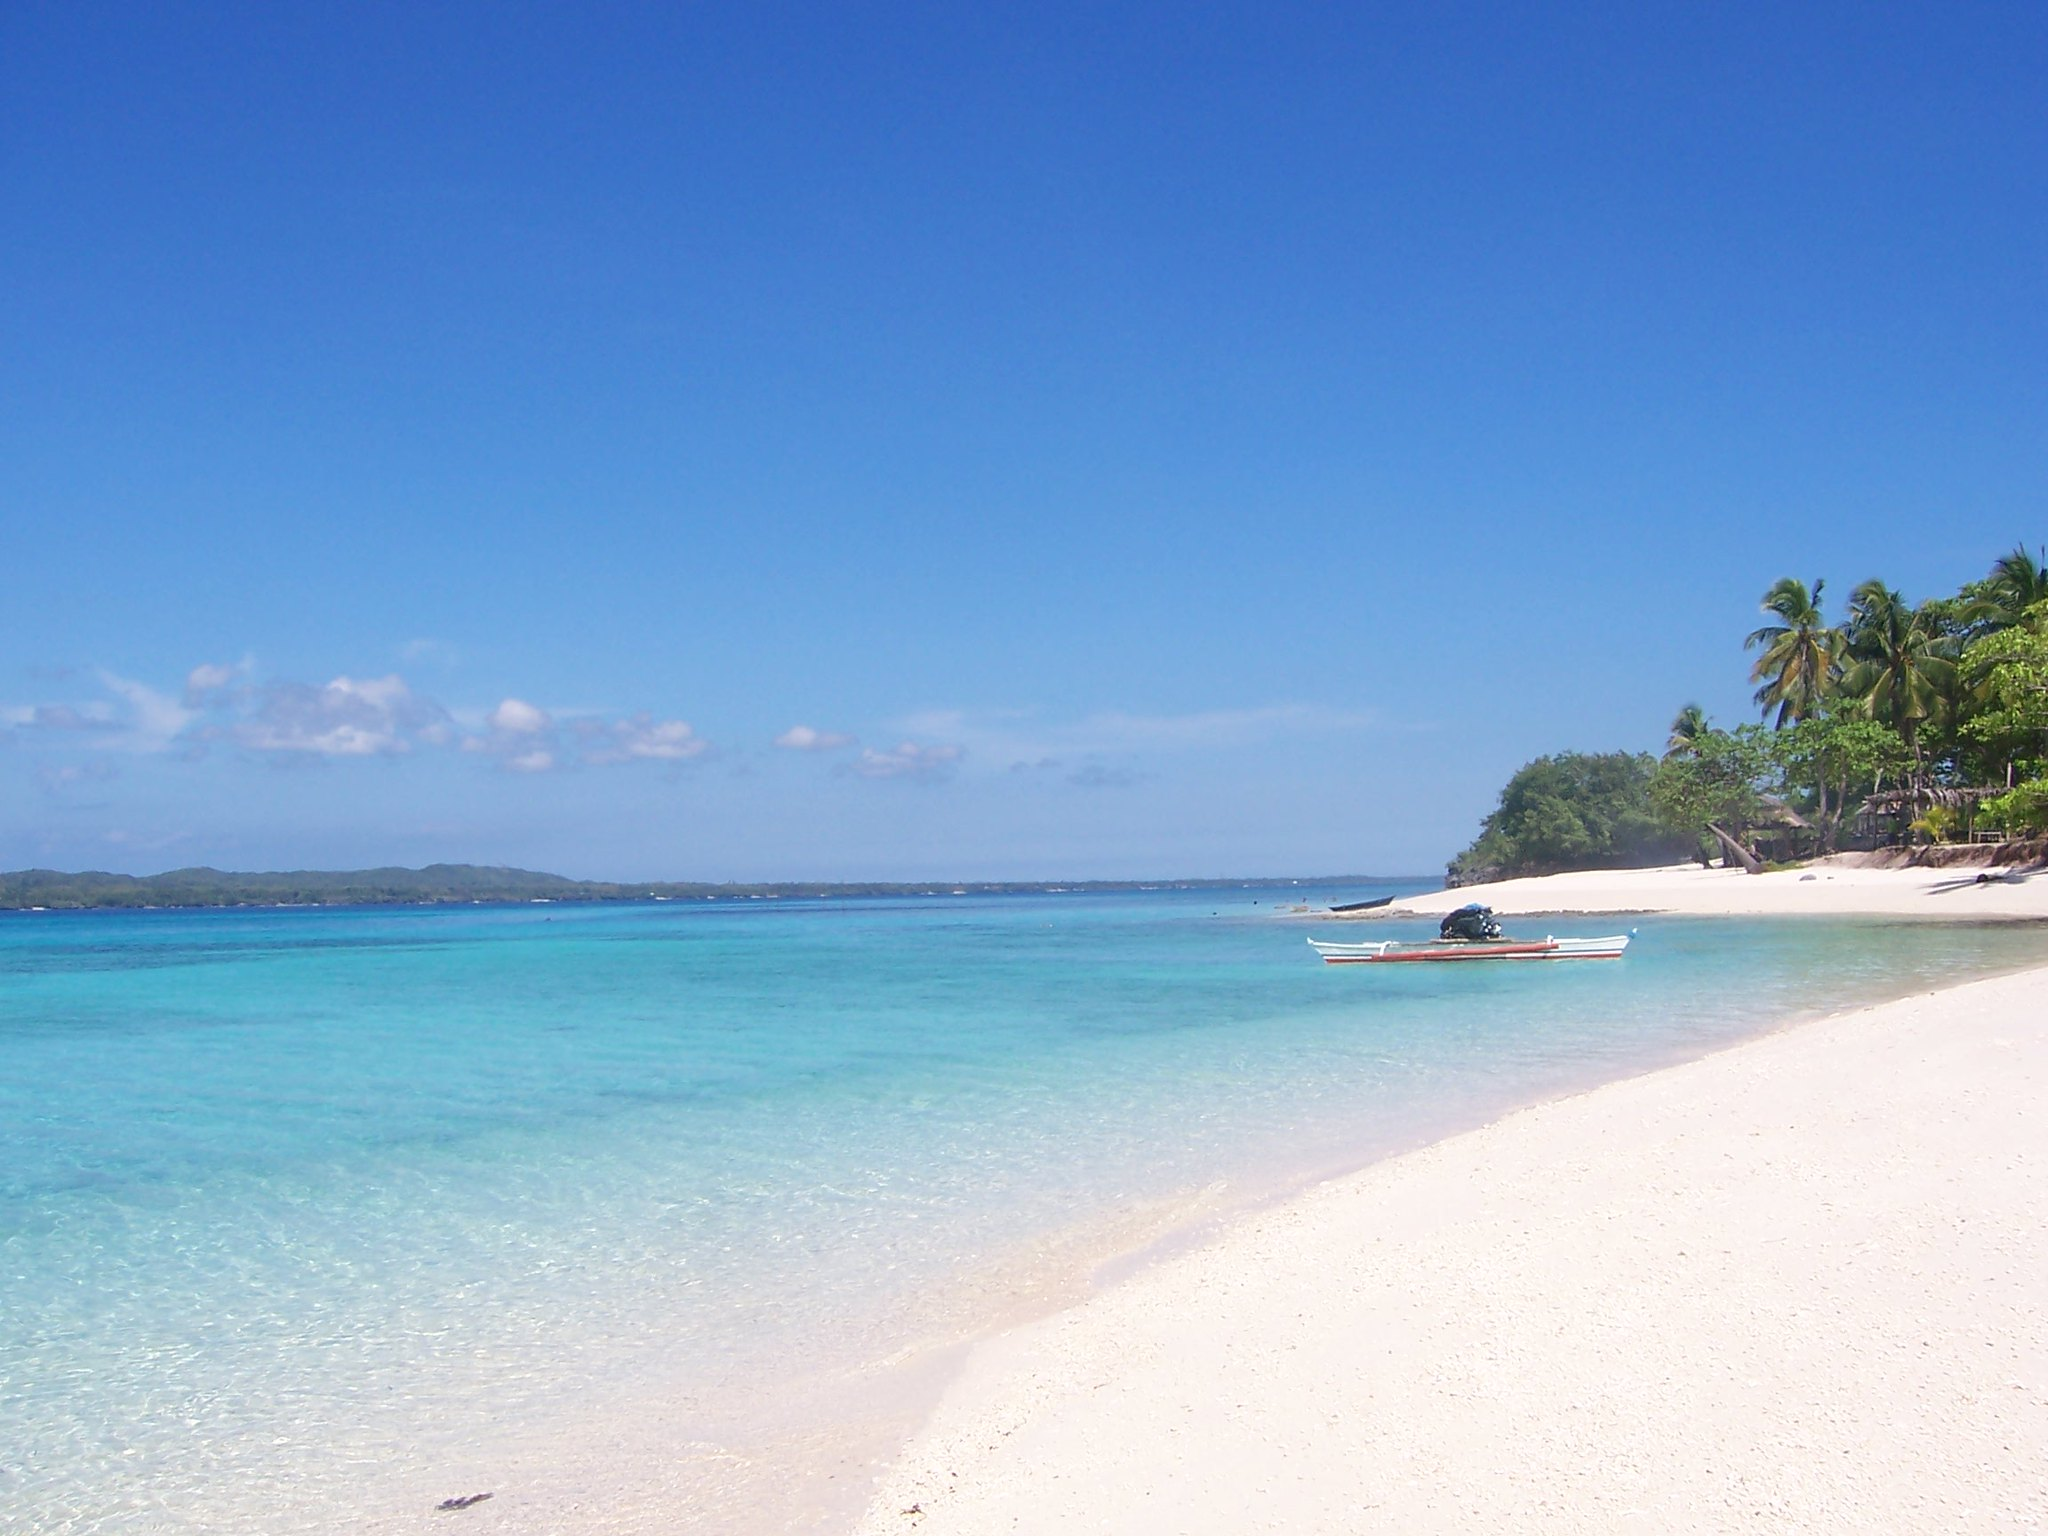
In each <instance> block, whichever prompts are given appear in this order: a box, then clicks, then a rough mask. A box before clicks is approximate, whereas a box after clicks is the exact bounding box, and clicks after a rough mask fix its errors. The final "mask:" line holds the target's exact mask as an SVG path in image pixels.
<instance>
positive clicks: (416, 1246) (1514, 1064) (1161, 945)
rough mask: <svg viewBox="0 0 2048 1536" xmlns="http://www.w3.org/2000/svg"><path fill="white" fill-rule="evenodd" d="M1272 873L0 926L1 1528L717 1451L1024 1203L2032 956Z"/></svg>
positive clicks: (1259, 1174) (1240, 1166)
mask: <svg viewBox="0 0 2048 1536" xmlns="http://www.w3.org/2000/svg"><path fill="white" fill-rule="evenodd" d="M1426 883H1427V882H1420V881H1418V882H1405V883H1400V884H1398V885H1395V886H1385V887H1379V888H1378V889H1382V890H1384V889H1419V888H1421V887H1422V886H1423V885H1425V884H1426ZM1374 893H1375V888H1373V887H1363V886H1362V887H1358V888H1356V889H1347V890H1344V891H1337V892H1333V891H1316V892H1314V893H1312V894H1313V896H1314V898H1315V899H1316V900H1317V901H1318V902H1323V901H1328V900H1331V899H1337V900H1342V899H1347V898H1356V897H1363V896H1369V895H1372V894H1374ZM1303 894H1304V893H1303V892H1300V891H1292V890H1287V889H1280V890H1243V891H1239V890H1232V891H1228V892H1214V891H1204V892H1197V893H1172V892H1160V893H1146V894H1135V895H1118V896H1097V895H1078V894H1069V895H1046V896H1032V897H1016V898H993V897H968V898H947V897H939V898H933V899H926V900H915V901H821V902H808V903H806V902H791V901H781V902H766V901H762V902H738V903H733V902H721V903H695V904H690V905H684V904H681V903H671V904H665V905H654V904H649V905H646V906H632V907H611V908H579V907H568V906H522V907H474V908H455V909H445V908H444V909H376V910H338V911H256V912H193V913H134V914H69V913H47V914H19V915H0V1530H4V1531H7V1532H9V1533H13V1532H16V1531H21V1532H28V1531H33V1532H38V1533H46V1532H47V1533H58V1532H74V1531H75V1532H102V1531H104V1532H114V1531H120V1532H127V1531H152V1530H163V1531H200V1530H206V1531H244V1530H247V1531H264V1532H283V1531H298V1530H306V1531H316V1530H317V1531H330V1530H342V1529H352V1528H356V1527H358V1526H360V1527H362V1528H371V1527H376V1528H382V1527H381V1526H379V1525H378V1522H379V1521H380V1520H383V1519H385V1517H386V1516H387V1515H388V1514H389V1513H390V1512H392V1511H402V1512H403V1511H409V1512H411V1513H412V1514H415V1515H417V1514H419V1513H421V1512H422V1511H424V1510H428V1509H431V1501H428V1502H427V1503H425V1504H421V1503H420V1502H419V1500H420V1499H421V1497H423V1493H422V1490H431V1491H433V1492H434V1493H436V1494H437V1495H438V1494H451V1495H452V1494H460V1493H465V1492H468V1491H471V1483H472V1482H473V1481H474V1482H476V1483H477V1486H479V1487H494V1488H496V1489H497V1490H498V1491H499V1498H500V1500H501V1501H502V1502H501V1503H500V1504H498V1505H496V1506H494V1508H495V1509H497V1510H499V1511H501V1512H502V1513H503V1514H504V1515H509V1514H510V1513H511V1512H512V1508H513V1501H515V1500H516V1498H517V1497H518V1490H519V1487H520V1485H521V1479H527V1480H530V1481H534V1482H536V1483H538V1482H540V1481H544V1480H545V1479H546V1478H547V1477H549V1476H551V1475H555V1474H554V1472H551V1471H550V1466H551V1463H550V1457H551V1456H555V1457H557V1458H558V1459H559V1458H562V1457H569V1458H572V1459H573V1456H574V1455H581V1454H583V1453H582V1452H579V1451H574V1449H573V1448H574V1447H575V1445H577V1444H578V1443H580V1442H578V1441H577V1439H576V1433H575V1432H573V1431H572V1428H571V1425H572V1421H573V1423H575V1424H581V1425H584V1426H585V1427H586V1428H587V1426H588V1425H589V1424H590V1423H591V1422H616V1423H628V1422H632V1423H641V1424H645V1425H648V1426H651V1427H649V1428H647V1430H646V1432H647V1433H648V1434H649V1435H659V1436H660V1437H662V1439H661V1442H660V1443H662V1444H664V1445H668V1446H670V1447H674V1446H677V1445H687V1446H690V1447H693V1448H695V1449H696V1450H699V1451H701V1452H702V1455H701V1456H699V1457H698V1464H697V1470H696V1471H695V1472H692V1473H690V1474H689V1475H690V1476H696V1477H701V1478H707V1479H710V1480H712V1481H714V1482H715V1480H716V1477H717V1475H718V1472H717V1467H718V1464H719V1456H720V1454H721V1452H720V1450H719V1444H720V1439H719V1437H720V1433H721V1431H720V1427H719V1426H720V1424H721V1415H722V1414H723V1415H727V1416H728V1417H734V1418H735V1422H736V1421H737V1418H738V1417H744V1416H745V1414H748V1413H750V1414H754V1415H755V1416H756V1420H758V1415H759V1411H760V1405H761V1403H762V1402H763V1401H765V1400H767V1399H769V1398H773V1397H774V1396H775V1395H776V1393H777V1391H778V1390H779V1388H778V1383H783V1382H795V1381H796V1380H797V1379H798V1378H799V1377H800V1376H804V1375H806V1374H809V1375H815V1374H817V1373H818V1372H821V1371H826V1370H830V1369H838V1368H854V1367H859V1366H860V1365H861V1363H862V1362H872V1361H876V1360H880V1359H883V1358H884V1357H887V1356H889V1355H891V1353H892V1352H894V1351H897V1350H899V1349H900V1348H901V1347H902V1346H903V1345H904V1344H906V1343H907V1342H909V1338H910V1335H911V1334H912V1333H914V1332H916V1331H917V1330H919V1329H925V1330H929V1329H930V1328H931V1327H932V1326H934V1324H933V1319H935V1318H939V1319H944V1320H945V1321H946V1324H947V1325H948V1326H953V1325H959V1326H966V1325H971V1323H972V1322H973V1321H975V1318H974V1317H973V1316H971V1315H965V1314H963V1313H962V1311H961V1308H962V1306H963V1305H964V1306H965V1311H966V1313H972V1312H973V1311H974V1309H975V1306H983V1307H984V1311H985V1310H986V1309H987V1308H992V1307H994V1306H995V1305H996V1300H995V1299H994V1298H995V1297H996V1295H997V1292H998V1291H1000V1289H1001V1288H1000V1287H984V1289H983V1290H977V1289H976V1286H977V1284H979V1283H980V1281H978V1280H977V1277H982V1279H984V1280H985V1277H986V1276H988V1275H989V1274H992V1273H995V1272H997V1271H998V1270H1000V1269H1001V1267H1002V1266H1003V1265H1005V1264H1010V1263H1014V1262H1015V1260H1016V1258H1017V1256H1018V1255H1020V1254H1028V1253H1031V1252H1033V1251H1034V1250H1035V1249H1040V1248H1042V1247H1043V1246H1044V1243H1045V1241H1046V1240H1047V1239H1048V1238H1051V1237H1054V1236H1055V1235H1058V1234H1063V1233H1072V1232H1074V1231H1076V1230H1079V1229H1086V1228H1088V1227H1089V1225H1090V1224H1091V1223H1098V1224H1105V1225H1104V1230H1105V1231H1107V1230H1111V1229H1112V1227H1113V1218H1114V1217H1115V1216H1116V1214H1117V1213H1119V1212H1124V1211H1128V1210H1130V1209H1132V1208H1134V1207H1145V1206H1147V1205H1148V1203H1151V1204H1157V1205H1159V1206H1160V1208H1167V1207H1166V1205H1165V1203H1166V1202H1171V1201H1173V1200H1175V1199H1178V1198H1181V1197H1184V1196H1186V1195H1187V1194H1188V1193H1189V1192H1191V1191H1201V1190H1207V1191H1208V1192H1209V1194H1210V1197H1211V1203H1212V1205H1213V1204H1214V1203H1215V1202H1216V1201H1217V1200H1221V1201H1223V1202H1224V1203H1228V1202H1230V1201H1233V1200H1235V1201H1242V1200H1248V1199H1255V1198H1258V1197H1260V1196H1261V1195H1263V1194H1269V1193H1272V1192H1275V1191H1278V1190H1281V1189H1284V1188H1286V1187H1289V1186H1290V1185H1291V1184H1292V1183H1295V1182H1298V1181H1299V1180H1301V1179H1303V1178H1305V1177H1310V1176H1313V1175H1314V1174H1316V1173H1318V1172H1324V1171H1333V1170H1336V1169H1339V1168H1343V1167H1347V1166H1355V1165H1356V1164H1359V1163H1362V1162H1364V1161H1367V1160H1369V1159H1370V1158H1372V1157H1374V1156H1376V1155H1380V1154H1383V1153H1385V1152H1388V1151H1391V1150H1397V1149H1400V1148H1403V1147H1406V1146H1410V1145H1413V1144H1416V1143H1418V1142H1421V1141H1424V1140H1427V1139H1430V1138H1431V1137H1433V1136H1436V1135H1440V1134H1442V1133H1444V1132H1445V1131H1449V1130H1455V1129H1459V1128H1462V1127H1465V1126H1468V1125H1471V1124H1474V1123H1477V1122H1480V1121H1483V1120H1485V1119H1487V1118H1490V1117H1492V1116H1493V1115H1496V1114H1498V1113H1499V1112H1500V1111H1502V1110H1504V1109H1507V1108H1510V1107H1513V1106H1515V1105H1518V1104H1523V1103H1527V1102H1530V1101H1533V1100H1537V1099H1541V1098H1544V1097H1547V1096H1552V1095H1555V1094H1557V1093H1559V1092H1563V1091H1568V1090H1570V1089H1572V1088H1576V1087H1579V1086H1583V1085H1586V1084H1590V1083H1593V1082H1597V1081H1600V1080H1604V1079H1609V1078H1613V1077H1618V1076H1623V1075H1627V1074H1629V1073H1632V1072H1636V1071H1639V1070H1642V1069H1644V1068H1647V1067H1652V1066H1656V1065H1661V1064H1664V1063H1666V1062H1670V1061H1674V1060H1678V1059H1682V1058H1685V1057H1688V1056H1694V1055H1698V1054H1700V1053H1702V1052H1704V1051H1706V1050H1709V1049H1712V1048H1713V1047H1715V1046H1717V1045H1721V1044H1724V1043H1727V1042H1731V1041H1734V1040H1737V1039H1740V1038H1743V1037H1745V1036H1748V1035H1753V1034H1756V1033H1758V1032H1759V1031H1761V1030H1763V1029H1765V1028H1767V1027H1769V1026H1770V1025H1771V1024H1772V1023H1774V1022H1776V1021H1778V1020H1781V1019H1784V1018H1788V1017H1797V1016H1802V1015H1809V1014H1815V1013H1820V1012H1828V1011H1833V1010H1834V1009H1836V1008H1838V1007H1842V1006H1846V1005H1848V1004H1851V1003H1855V1002H1860V1001H1866V1000H1875V999H1880V998H1884V997H1889V996H1896V995H1899V994H1902V993H1904V992H1908V991H1911V990H1915V989H1921V988H1925V987H1928V986H1932V985H1936V984H1940V983H1942V982H1946V981H1952V980H1957V979H1961V978H1965V977H1970V976H1975V975H1982V974H1986V973H1989V972H1993V971H1997V970H2002V969H2012V968H2015V967H2018V966H2022V965H2026V964H2031V963H2041V962H2043V961H2048V933H2044V931H2043V930H2042V929H2040V928H2038V927H2029V926H2018V925H2008V926H1983V927H1977V926H1964V925H1955V926H1947V925H1944V926H1939V927H1936V926H1931V925H1912V924H1903V923H1880V922H1872V921H1864V922H1839V923H1830V922H1785V921H1780V922H1762V921H1754V922H1753V921H1743V920H1716V921H1679V920H1675V919H1645V920H1640V921H1639V926H1640V930H1641V931H1640V935H1639V938H1638V941H1637V943H1636V945H1635V946H1634V947H1633V948H1632V949H1631V950H1630V952H1629V955H1628V957H1627V958H1626V959H1625V960H1623V961H1621V962H1619V963H1613V964H1583V965H1559V966H1532V967H1499V968H1484V967H1457V968H1442V967H1415V968H1408V967H1400V968H1389V969H1386V970H1381V969H1377V968H1367V969H1361V968H1356V967H1351V968H1340V967H1325V966H1322V965H1320V964H1318V963H1316V962H1315V959H1314V957H1313V955H1312V954H1311V953H1310V952H1309V950H1308V948H1307V946H1306V945H1305V944H1304V943H1303V942H1302V941H1303V938H1304V936H1305V935H1306V934H1309V933H1318V934H1323V933H1329V934H1332V935H1334V936H1339V937H1342V936H1345V935H1346V934H1351V935H1358V934H1359V932H1360V930H1358V929H1356V928H1346V929H1344V930H1342V931H1339V930H1338V929H1336V928H1334V927H1333V926H1332V925H1329V924H1325V925H1323V926H1322V927H1320V928H1319V927H1316V926H1315V925H1313V924H1311V925H1307V926H1304V925H1302V924H1300V923H1298V922H1285V921H1279V920H1276V918H1275V917H1274V915H1273V914H1274V912H1275V909H1276V907H1280V906H1283V905H1285V904H1287V903H1289V902H1292V901H1295V900H1298V899H1300V898H1301V897H1302V895H1303ZM1510 926H1511V931H1535V932H1538V933H1541V932H1547V931H1556V932H1561V933H1564V932H1570V933H1601V932H1611V931H1614V929H1615V928H1616V926H1617V924H1616V922H1615V920H1612V919H1598V918H1592V919H1556V920H1549V921H1541V922H1536V923H1518V924H1513V925H1510ZM1371 931H1372V933H1373V935H1374V936H1381V935H1386V934H1391V933H1396V932H1403V930H1399V929H1396V928H1392V927H1386V926H1375V927H1374V928H1373V929H1372V930H1371ZM1420 933H1421V930H1408V931H1407V932H1406V933H1405V934H1404V936H1420ZM963 1295H965V1296H969V1297H975V1296H981V1297H982V1298H983V1300H982V1301H981V1302H974V1303H971V1304H963V1303H960V1302H959V1298H960V1297H961V1296H963ZM948 1297H951V1298H953V1301H952V1302H951V1303H948V1302H947V1300H946V1298H948ZM949 1305H951V1307H952V1310H951V1311H950V1312H949V1311H948V1306H949ZM636 1404H637V1405H642V1406H643V1407H644V1405H647V1404H656V1405H660V1406H659V1412H658V1413H654V1412H653V1411H652V1410H648V1411H646V1412H642V1411H640V1410H639V1409H636V1408H635V1406H634V1405H636ZM742 1409H744V1413H742ZM608 1415H609V1416H611V1417H610V1418H607V1416H608ZM557 1426H559V1433H557V1430H556V1427H557ZM515 1451H516V1454H515ZM556 1470H557V1471H559V1469H556ZM678 1477H679V1478H681V1481H680V1482H677V1483H676V1484H675V1485H674V1486H673V1487H671V1488H670V1489H669V1491H670V1492H671V1493H674V1492H675V1491H676V1490H677V1489H678V1488H679V1489H681V1493H682V1496H685V1497H687V1496H688V1494H689V1489H688V1487H687V1486H685V1485H686V1484H687V1482H688V1478H687V1477H682V1474H678ZM478 1480H481V1481H478ZM707 1486H708V1485H707ZM707 1497H708V1495H707ZM706 1507H707V1508H708V1507H711V1506H710V1505H707V1506H706ZM449 1518H454V1517H449ZM463 1518H468V1517H467V1516H465V1517H463ZM414 1523H417V1522H414ZM595 1523H601V1522H595ZM477 1528H478V1529H481V1527H477Z"/></svg>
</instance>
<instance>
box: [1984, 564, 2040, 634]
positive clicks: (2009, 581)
mask: <svg viewBox="0 0 2048 1536" xmlns="http://www.w3.org/2000/svg"><path fill="white" fill-rule="evenodd" d="M2043 558H2048V551H2043ZM1986 585H1987V586H1989V587H1990V589H1991V593H1990V598H1991V607H1992V608H1993V609H1994V610H1995V613H1994V615H1993V618H1994V621H1995V622H1996V623H1997V625H1998V627H1999V628H2000V629H2009V628H2011V627H2012V626H2013V625H2015V624H2017V623H2019V622H2020V621H2021V619H2022V618H2023V617H2024V616H2025V614H2026V611H2027V610H2028V609H2029V608H2031V607H2033V606H2034V604H2036V603H2038V602H2042V601H2048V565H2044V564H2043V563H2042V558H2037V557H2036V556H2034V555H2033V554H2031V553H2029V552H2028V550H2027V546H2026V545H2024V544H2016V545H2014V546H2013V551H2012V553H2011V554H2009V555H2000V556H1999V557H1998V559H1997V560H1995V561H1994V562H1992V566H1991V577H1990V580H1989V581H1988V582H1986Z"/></svg>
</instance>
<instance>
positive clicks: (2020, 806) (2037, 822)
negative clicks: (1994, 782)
mask: <svg viewBox="0 0 2048 1536" xmlns="http://www.w3.org/2000/svg"><path fill="white" fill-rule="evenodd" d="M1977 815H1978V818H1979V819H1980V820H1982V821H1983V822H1985V823H1986V824H1987V825H1989V826H1993V827H1997V828H1999V829H2000V830H2002V831H2004V832H2006V833H2007V834H2009V835H2011V836H2015V837H2017V836H2022V835H2025V834H2027V833H2034V832H2048V778H2039V779H2028V780H2027V781H2026V782H2025V783H2023V784H2019V785H2016V786H2014V787H2013V788H2012V789H2009V790H2007V791H2006V792H2005V793H2004V794H2002V795H1998V796H1996V797H1995V798H1993V799H1990V800H1986V801H1985V802H1984V803H1983V804H1982V805H1980V806H1978V807H1977Z"/></svg>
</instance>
